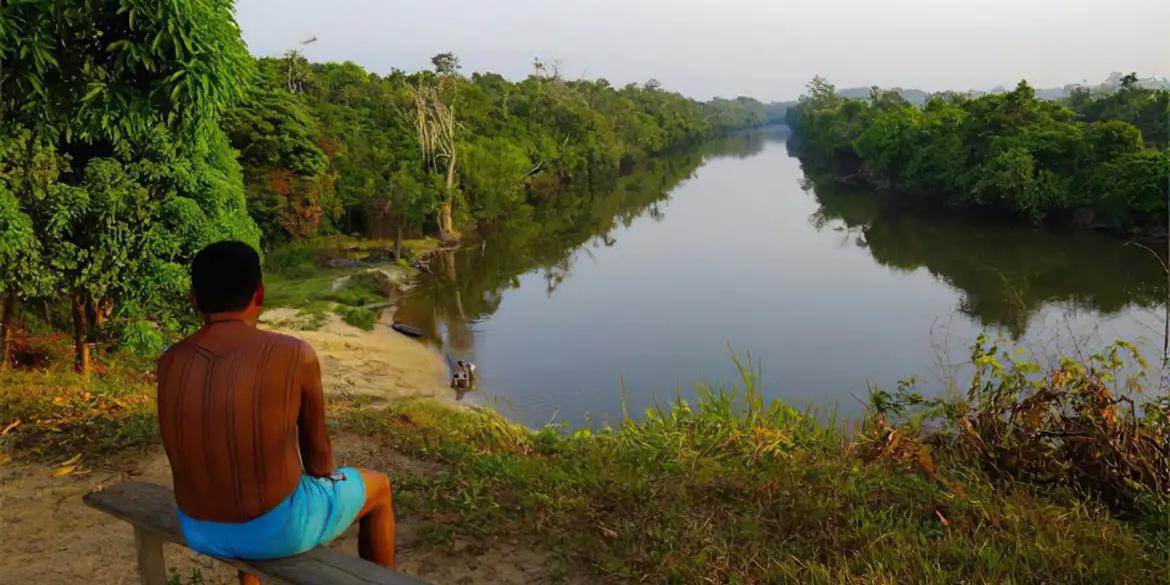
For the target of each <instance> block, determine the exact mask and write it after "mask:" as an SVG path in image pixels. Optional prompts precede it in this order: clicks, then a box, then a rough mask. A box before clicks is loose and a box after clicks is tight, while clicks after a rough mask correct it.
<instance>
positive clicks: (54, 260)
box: [0, 0, 779, 372]
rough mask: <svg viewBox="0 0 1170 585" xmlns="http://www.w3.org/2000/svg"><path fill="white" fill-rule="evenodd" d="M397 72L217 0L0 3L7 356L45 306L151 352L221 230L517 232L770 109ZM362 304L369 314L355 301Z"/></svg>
mask: <svg viewBox="0 0 1170 585" xmlns="http://www.w3.org/2000/svg"><path fill="white" fill-rule="evenodd" d="M433 65H434V69H433V70H428V71H420V72H415V73H406V72H403V71H399V70H394V71H391V72H389V73H388V74H386V75H380V74H376V73H372V72H369V71H366V70H364V69H362V68H361V67H359V66H358V65H355V64H353V63H325V64H313V63H309V62H308V61H306V60H305V59H304V57H303V56H301V55H300V54H299V53H296V52H290V53H289V54H288V55H286V56H285V57H284V58H280V59H267V58H266V59H254V58H252V57H251V56H250V55H248V52H247V50H246V47H245V46H244V44H243V42H242V41H241V39H240V34H239V30H238V27H237V26H236V23H235V22H234V20H233V15H232V5H231V3H230V2H224V1H218V0H216V1H207V0H196V1H192V2H181V3H138V2H130V3H111V2H98V3H93V2H81V1H67V2H58V3H17V4H12V5H6V6H4V7H3V8H2V9H0V298H2V299H3V303H2V311H0V315H2V321H0V331H2V334H0V364H7V363H9V361H10V357H11V356H10V353H11V352H10V351H9V350H8V341H7V340H9V339H10V338H11V337H12V335H13V334H14V332H16V331H17V330H19V329H21V328H22V327H24V326H25V325H27V324H29V323H33V322H37V323H43V324H47V325H48V326H50V327H51V328H54V329H60V330H72V331H73V345H74V348H75V353H76V355H75V367H76V368H77V369H78V370H79V371H81V372H88V371H89V370H90V369H91V356H90V353H91V351H92V348H93V347H94V346H95V344H99V345H101V346H103V347H107V348H110V347H113V348H118V349H125V350H133V351H139V352H141V353H151V352H157V351H158V350H159V349H160V348H161V347H162V345H163V344H165V343H166V342H167V340H169V339H173V338H174V337H175V336H176V335H177V334H178V333H179V332H181V331H183V330H186V329H188V328H189V327H190V326H192V325H193V323H194V319H193V315H191V312H190V311H189V309H188V308H187V302H186V300H185V297H186V288H187V279H186V274H185V266H186V265H187V263H188V262H189V260H190V258H191V256H192V255H193V254H194V252H195V251H197V250H198V249H200V248H201V247H202V246H204V245H206V244H208V243H211V242H213V241H216V240H222V239H237V240H242V241H245V242H248V243H250V244H252V245H254V246H257V247H258V248H262V249H264V250H267V251H272V250H273V249H275V248H276V247H277V246H280V245H284V244H288V243H294V244H295V243H296V242H300V241H304V240H308V239H311V238H313V237H315V236H318V235H329V234H343V235H356V236H360V237H371V238H375V239H391V238H392V239H394V240H395V242H396V246H395V256H396V257H398V258H401V256H402V254H403V250H402V240H403V239H404V238H420V237H436V238H437V239H439V240H442V241H445V242H449V241H453V240H457V239H458V237H459V234H460V232H461V231H464V230H467V229H469V228H472V227H475V228H478V229H481V230H490V229H510V226H511V225H513V224H514V223H515V222H520V223H525V222H530V221H531V218H532V217H533V216H534V215H535V211H534V210H535V209H536V208H538V207H540V206H541V205H542V204H543V202H544V201H546V200H548V199H550V198H559V197H573V198H579V199H580V200H581V201H586V202H587V201H588V200H589V199H590V198H591V197H592V196H593V194H594V193H602V192H604V191H605V190H606V189H608V188H609V187H610V186H612V185H613V183H614V182H615V181H616V179H617V178H618V177H619V176H620V175H621V174H622V173H623V172H625V171H628V170H629V169H630V168H632V167H634V166H636V165H638V164H641V163H644V162H645V161H647V160H648V159H649V158H650V157H652V156H654V155H657V154H660V153H663V152H666V151H669V150H672V149H676V148H679V147H682V146H684V145H688V144H692V143H694V142H697V141H699V140H702V139H705V138H709V137H712V136H718V135H720V134H723V133H726V132H728V131H731V130H733V129H736V128H744V127H752V126H757V125H761V124H764V123H767V122H769V121H777V120H778V119H779V113H778V112H779V110H778V109H777V108H778V107H779V106H772V107H769V106H765V105H764V104H762V103H760V102H758V101H756V100H753V99H750V98H737V99H733V100H726V99H716V100H712V101H709V102H696V101H694V100H691V99H689V98H686V97H684V96H682V95H679V94H677V93H673V92H670V91H667V90H665V89H663V88H662V87H660V85H659V84H658V83H657V82H654V81H650V82H647V83H645V84H642V85H636V84H634V85H627V86H625V87H621V88H615V87H612V86H611V85H610V84H609V83H608V82H607V81H605V80H595V81H589V80H567V79H564V78H563V77H562V76H561V75H560V73H559V72H558V71H557V69H556V67H555V66H551V65H548V64H546V63H543V62H541V61H537V62H535V63H534V66H533V72H532V74H531V75H529V76H528V77H527V78H526V79H523V80H520V81H511V80H507V79H505V78H503V77H501V76H499V75H496V74H492V73H475V74H472V75H470V76H465V75H464V74H463V73H462V72H461V71H460V65H459V60H458V58H457V57H456V56H455V55H453V54H450V53H444V54H440V55H436V56H435V58H434V59H433ZM350 313H353V314H352V315H351V320H352V321H354V322H362V323H367V322H368V319H367V317H368V315H367V314H364V313H363V314H360V315H359V314H358V313H357V312H355V311H350Z"/></svg>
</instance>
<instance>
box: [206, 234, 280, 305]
mask: <svg viewBox="0 0 1170 585" xmlns="http://www.w3.org/2000/svg"><path fill="white" fill-rule="evenodd" d="M262 282H263V277H262V276H261V273H260V254H258V253H256V250H255V249H254V248H252V246H249V245H248V244H245V243H243V242H235V241H223V242H216V243H214V244H211V245H210V246H207V247H206V248H204V249H202V250H200V251H199V253H198V254H195V259H194V260H192V261H191V292H192V293H193V294H194V295H195V305H196V306H197V307H199V310H200V311H202V312H204V313H222V312H224V311H239V310H241V309H243V308H244V307H247V306H248V301H250V300H252V295H253V294H255V292H256V288H257V287H259V286H260V284H261V283H262Z"/></svg>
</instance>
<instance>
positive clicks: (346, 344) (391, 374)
mask: <svg viewBox="0 0 1170 585" xmlns="http://www.w3.org/2000/svg"><path fill="white" fill-rule="evenodd" d="M296 313H297V311H296V310H295V309H286V308H275V309H268V310H266V311H264V314H263V315H261V317H260V322H261V326H262V327H264V328H266V329H269V330H271V331H278V332H280V333H284V334H286V335H292V336H294V337H299V338H301V339H304V340H305V341H307V342H309V343H310V344H312V345H313V348H314V349H315V350H316V351H317V357H318V359H320V360H321V377H322V381H323V383H324V387H325V392H326V394H328V395H333V396H341V397H345V398H364V399H367V400H371V401H373V402H374V403H378V402H381V401H390V400H401V399H408V398H430V399H435V400H443V401H451V402H454V394H453V393H452V392H451V389H450V388H449V387H448V385H447V364H446V362H445V361H444V360H443V357H442V356H441V355H440V354H439V353H438V352H436V351H435V350H433V349H431V348H430V347H427V346H426V345H425V344H423V343H419V342H418V341H416V340H414V339H410V338H408V337H406V336H404V335H401V334H399V333H396V332H394V331H393V330H391V329H390V324H391V322H392V321H391V315H392V313H393V309H388V310H387V311H384V312H383V313H382V315H381V317H380V318H379V321H378V325H377V326H376V327H374V330H373V331H363V330H361V329H358V328H356V327H353V326H351V325H348V324H346V323H345V322H344V321H342V320H341V318H340V317H338V316H336V315H330V316H329V317H328V319H327V320H326V322H325V323H324V324H323V325H322V326H321V327H320V328H318V329H316V330H312V331H302V330H298V329H296V328H294V327H290V326H289V325H288V324H289V323H290V322H293V321H294V320H295V317H296Z"/></svg>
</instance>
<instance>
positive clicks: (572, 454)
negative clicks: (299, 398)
mask: <svg viewBox="0 0 1170 585" xmlns="http://www.w3.org/2000/svg"><path fill="white" fill-rule="evenodd" d="M973 355H974V356H975V357H976V359H977V360H978V362H977V363H980V364H981V367H983V368H985V369H986V372H985V374H986V375H985V376H982V377H978V376H977V380H976V382H973V384H972V387H971V392H970V393H969V394H968V396H967V398H966V399H965V400H963V401H959V402H948V403H941V402H932V401H930V400H926V399H922V397H917V396H916V395H914V394H913V393H912V392H911V391H910V390H911V389H910V388H909V387H908V386H904V387H902V388H900V389H899V391H898V392H896V393H875V396H874V402H875V407H874V409H873V410H872V411H871V414H870V416H868V417H867V418H866V419H865V420H864V421H857V422H855V423H854V424H853V425H852V426H851V427H849V428H848V429H843V428H842V427H841V426H839V425H837V424H835V423H833V422H826V421H825V420H824V419H823V417H817V416H814V415H813V414H811V413H807V412H802V411H798V410H796V409H793V408H791V407H789V406H787V405H785V404H783V403H781V402H767V401H765V400H764V399H763V397H762V396H761V393H760V392H759V390H758V389H757V388H756V375H755V373H754V372H752V371H751V370H750V369H747V368H741V370H740V371H741V374H742V380H741V382H740V383H739V384H738V385H737V386H731V387H720V388H712V387H701V388H699V389H698V391H697V392H696V394H695V398H694V399H693V400H690V401H685V400H679V401H677V402H675V403H674V404H672V405H670V406H666V407H661V408H655V409H651V410H649V411H647V412H646V413H645V415H644V416H642V417H640V418H637V419H632V418H631V419H627V420H626V421H624V422H623V424H621V425H619V426H617V427H616V428H603V429H600V430H596V431H593V430H588V429H578V430H569V429H561V428H544V429H539V430H531V429H528V428H525V427H522V426H520V425H516V424H513V423H510V422H508V421H506V420H504V419H503V418H502V417H501V416H499V415H498V414H496V413H494V412H492V411H490V410H482V409H452V408H450V407H447V406H445V405H442V404H437V403H433V402H425V401H416V402H401V403H394V404H391V405H390V406H388V407H385V408H375V407H372V406H368V405H363V404H360V403H351V402H342V401H338V400H333V401H332V402H331V404H330V415H331V418H332V423H331V424H332V428H334V429H339V430H343V431H345V432H349V433H355V434H360V435H364V436H370V437H374V438H376V439H378V440H380V441H381V442H383V443H384V444H385V445H386V447H387V448H389V449H393V450H395V451H397V452H399V453H403V454H405V455H407V456H409V457H411V458H413V459H415V460H422V461H428V462H431V463H432V464H431V465H426V466H418V469H420V470H425V471H416V472H413V473H412V472H402V473H400V474H396V475H395V476H394V477H393V478H392V481H393V483H394V489H395V505H396V507H397V511H398V513H399V514H400V515H401V516H403V517H409V518H411V519H412V522H413V523H414V524H415V525H416V527H417V532H416V534H417V535H418V538H420V539H421V540H422V541H423V542H424V543H431V544H434V545H439V546H442V545H446V544H449V543H452V542H454V541H456V540H458V541H460V542H470V543H476V544H475V545H474V546H483V547H489V546H490V543H491V542H493V541H494V540H497V539H498V540H505V541H508V542H523V543H526V544H527V546H530V547H532V548H534V549H537V550H540V551H543V552H545V553H547V554H548V556H549V558H550V561H549V565H548V566H549V569H550V570H551V571H553V573H554V575H553V577H554V578H555V577H556V576H557V575H556V574H560V575H564V576H569V575H574V576H576V575H580V574H582V573H587V574H590V575H592V576H593V579H592V580H594V581H597V582H602V583H611V582H612V583H621V582H652V583H693V582H713V583H826V584H828V583H834V584H836V583H858V584H861V583H889V584H894V583H948V584H949V583H1165V582H1167V580H1168V579H1170V559H1168V558H1167V551H1168V548H1167V539H1166V537H1167V534H1168V533H1170V517H1168V516H1167V515H1166V510H1170V508H1166V507H1161V506H1163V505H1164V504H1165V497H1166V494H1165V493H1163V492H1160V491H1159V490H1161V489H1162V488H1161V487H1160V484H1159V483H1158V481H1160V480H1159V479H1158V478H1159V477H1161V476H1160V475H1159V473H1160V471H1159V470H1160V469H1162V468H1160V467H1158V466H1159V465H1165V464H1166V463H1167V462H1166V461H1145V462H1144V463H1140V464H1139V465H1138V466H1139V467H1142V468H1143V469H1144V470H1145V471H1144V472H1143V473H1146V475H1140V474H1137V473H1136V472H1133V473H1131V472H1125V471H1124V467H1123V463H1124V461H1126V460H1125V459H1109V460H1108V461H1109V464H1108V465H1096V464H1095V463H1094V461H1096V460H1095V459H1091V458H1090V459H1085V457H1089V456H1090V455H1092V453H1082V452H1079V451H1069V450H1067V449H1063V448H1061V445H1059V444H1057V443H1053V444H1049V445H1048V447H1051V448H1050V449H1048V450H1041V451H1037V452H1036V453H1035V454H1032V455H1029V453H1027V452H1023V451H1011V450H1010V449H1009V448H1010V447H1011V445H1013V444H1017V443H1016V440H1022V439H1024V438H1027V437H1028V435H1021V434H1018V432H1025V431H1028V429H1032V428H1033V427H1032V426H1031V425H1032V424H1033V422H1030V421H1032V419H1029V418H1028V417H1027V416H1024V414H1026V413H1029V412H1031V410H1029V408H1030V405H1035V404H1037V400H1039V399H1040V398H1044V397H1049V396H1054V395H1053V394H1052V393H1051V392H1050V390H1052V388H1053V384H1054V383H1059V384H1060V386H1059V387H1060V388H1064V389H1068V393H1066V394H1064V395H1062V396H1066V397H1070V398H1069V402H1067V403H1057V404H1054V405H1053V406H1052V408H1050V409H1047V410H1045V412H1046V413H1048V416H1050V419H1045V420H1050V421H1051V422H1046V423H1044V425H1047V426H1041V427H1037V428H1040V429H1050V428H1054V427H1053V426H1052V425H1055V424H1057V423H1058V422H1059V424H1060V425H1072V426H1061V427H1060V428H1066V429H1073V428H1077V429H1080V430H1078V431H1077V432H1089V431H1090V430H1092V429H1097V430H1096V431H1093V432H1112V433H1114V436H1112V437H1102V438H1101V439H1100V440H1098V441H1097V443H1098V444H1101V445H1104V444H1114V443H1111V442H1110V441H1113V442H1115V443H1116V444H1118V445H1124V444H1128V443H1123V442H1121V443H1117V442H1118V441H1131V440H1136V441H1137V442H1138V443H1137V444H1138V445H1145V444H1146V443H1145V441H1146V440H1147V438H1148V435H1143V434H1142V433H1144V432H1146V431H1145V430H1142V429H1148V430H1149V431H1150V432H1153V433H1154V435H1153V438H1152V439H1149V440H1153V441H1157V440H1158V436H1160V435H1159V433H1162V430H1161V427H1159V426H1157V425H1159V424H1161V423H1160V422H1159V420H1160V419H1159V417H1160V416H1161V415H1160V414H1158V413H1159V412H1160V410H1159V408H1160V407H1159V406H1157V404H1155V403H1150V404H1149V405H1148V406H1147V408H1145V409H1142V410H1135V411H1133V413H1132V416H1133V417H1137V418H1134V419H1130V418H1127V416H1131V415H1124V413H1114V414H1115V415H1116V416H1115V417H1113V418H1111V416H1110V415H1107V414H1105V410H1103V409H1104V406H1103V403H1100V402H1094V403H1086V402H1083V400H1082V398H1077V397H1083V396H1085V395H1087V394H1086V393H1088V394H1089V395H1093V396H1099V395H1100V386H1099V385H1098V383H1099V382H1102V381H1104V380H1114V381H1115V382H1117V383H1121V382H1120V380H1119V379H1116V378H1110V376H1109V373H1110V372H1112V371H1114V369H1115V368H1116V367H1117V366H1118V365H1119V362H1117V359H1116V358H1117V355H1116V354H1110V353H1106V354H1104V355H1103V356H1102V360H1103V361H1097V360H1096V358H1093V359H1091V360H1090V361H1088V362H1084V363H1074V362H1067V363H1066V364H1064V365H1063V366H1061V367H1060V368H1059V369H1057V370H1055V371H1053V372H1032V373H1029V372H1031V369H1030V367H1029V366H1028V365H1027V364H1025V363H1022V362H1011V363H1007V362H1005V363H998V362H997V361H996V360H993V359H991V357H992V356H996V352H995V351H994V349H992V350H990V351H989V350H988V349H986V348H980V350H979V352H974V353H973ZM1000 359H1002V358H1000ZM997 364H998V365H997ZM1054 381H1055V382H1054ZM152 395H153V388H152V386H151V384H150V378H149V376H143V375H141V374H138V375H134V374H133V372H131V371H125V372H123V371H120V370H116V369H111V370H108V371H107V372H106V373H105V374H104V375H102V376H98V377H95V379H94V380H92V381H91V382H89V383H85V382H83V381H82V380H81V379H80V378H77V377H76V376H73V375H72V374H69V373H68V372H60V371H55V370H54V371H50V372H48V373H35V372H13V371H7V372H0V425H4V426H7V424H8V423H9V422H10V421H12V420H14V419H19V420H21V421H22V424H21V425H19V426H18V427H16V428H14V429H13V430H11V431H10V432H9V433H7V435H6V436H5V437H4V438H3V439H0V440H2V441H5V442H6V447H5V448H6V449H7V450H8V451H9V452H13V453H18V454H21V455H23V454H25V453H28V454H30V455H31V456H34V457H41V458H48V459H55V460H60V459H58V458H64V457H66V456H68V455H70V454H73V453H79V452H87V453H88V452H93V451H100V452H105V453H111V452H116V451H117V450H118V449H122V448H125V447H133V446H136V445H142V444H148V443H152V442H156V441H157V440H158V438H157V435H156V434H155V433H154V419H153V417H154V411H153V405H152V400H151V397H152ZM1082 403H1084V404H1089V408H1088V410H1087V411H1082V410H1078V409H1077V407H1076V405H1078V404H1082ZM1005 405H1007V406H1005ZM1011 405H1014V406H1011ZM989 409H990V410H989ZM994 409H1006V410H994ZM993 412H1004V413H1007V414H1003V415H1002V416H1000V417H999V419H1000V420H1001V421H1003V422H1005V423H1012V424H1015V425H1017V426H1020V425H1023V426H1021V428H1020V429H1018V430H1017V431H1013V432H1017V434H1015V435H1011V436H1013V437H1015V438H1016V439H1014V440H1013V441H1008V442H1006V443H1001V442H999V441H995V440H993V439H995V438H996V437H1002V436H1009V435H1010V433H1008V431H1007V430H1005V428H1004V427H1002V426H996V425H994V424H992V421H991V420H990V419H989V418H986V417H985V418H982V419H981V418H980V415H981V414H985V413H993ZM1021 413H1023V414H1021ZM1094 413H1095V414H1094ZM1089 415H1093V416H1097V417H1098V418H1097V419H1093V421H1096V422H1093V423H1092V424H1093V425H1098V426H1089V427H1084V426H1081V427H1077V426H1075V425H1078V424H1082V425H1083V424H1088V423H1087V422H1085V421H1086V418H1085V417H1086V416H1089ZM1151 417H1152V418H1151ZM964 418H966V419H967V420H968V421H972V420H974V421H979V424H975V423H972V426H971V428H972V429H973V430H972V431H971V432H974V433H975V435H976V436H977V437H978V438H979V441H982V443H977V442H974V441H973V440H972V438H971V436H970V434H967V431H963V430H961V429H964V428H966V427H964V426H962V423H958V422H956V423H953V424H952V423H951V422H950V421H952V420H953V421H961V420H964ZM992 418H994V417H992ZM1107 420H1115V421H1116V422H1117V424H1118V425H1120V426H1118V427H1116V428H1113V427H1110V426H1109V425H1110V424H1113V423H1108V422H1105V423H1102V422H1101V421H1107ZM1101 425H1104V426H1101ZM0 428H2V427H0ZM1110 428H1113V430H1112V431H1109V430H1108V429H1110ZM925 429H930V430H925ZM993 431H994V433H997V434H990V433H992V432H993ZM1043 432H1048V431H1043ZM1070 432H1071V431H1070ZM1134 437H1137V438H1136V439H1135V438H1134ZM1142 437H1147V438H1142ZM976 444H981V445H982V446H981V447H980V448H979V449H975V448H972V447H970V445H976ZM993 447H994V448H993ZM1033 448H1037V449H1038V448H1039V447H1038V446H1034V447H1033ZM1118 450H1119V451H1123V452H1124V453H1125V454H1127V456H1135V457H1136V456H1137V455H1141V454H1142V453H1144V452H1143V451H1140V450H1136V451H1135V450H1127V449H1126V448H1122V447H1118ZM1048 461H1055V462H1057V463H1059V464H1060V465H1059V468H1060V469H1064V470H1066V471H1068V472H1066V473H1062V474H1054V473H1051V470H1050V469H1048V468H1047V467H1044V465H1047V464H1048V463H1047V462H1048ZM1134 461H1144V460H1141V459H1134ZM1054 465H1055V464H1054ZM1114 477H1117V478H1120V479H1119V481H1122V482H1123V483H1124V484H1125V485H1126V486H1127V487H1126V489H1127V490H1129V491H1127V492H1126V493H1127V494H1137V495H1138V496H1140V497H1137V496H1135V497H1130V498H1126V499H1124V500H1122V499H1118V498H1111V497H1109V496H1110V494H1111V493H1113V492H1119V490H1118V489H1117V488H1116V487H1114V486H1112V484H1111V483H1110V482H1111V481H1113V479H1111V478H1114ZM1123 480H1128V481H1123ZM1114 495H1116V494H1114Z"/></svg>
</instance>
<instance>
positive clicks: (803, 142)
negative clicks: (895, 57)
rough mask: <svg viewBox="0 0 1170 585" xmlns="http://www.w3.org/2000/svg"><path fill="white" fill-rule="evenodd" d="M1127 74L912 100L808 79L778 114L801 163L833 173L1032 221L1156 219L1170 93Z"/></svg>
mask: <svg viewBox="0 0 1170 585" xmlns="http://www.w3.org/2000/svg"><path fill="white" fill-rule="evenodd" d="M1136 80H1137V76H1136V75H1132V74H1131V75H1129V76H1126V77H1125V78H1123V80H1122V83H1121V86H1120V87H1119V88H1118V89H1117V90H1116V91H1112V92H1109V93H1105V94H1099V93H1098V94H1094V93H1091V92H1089V91H1088V90H1082V91H1075V92H1073V93H1072V95H1071V96H1070V97H1069V98H1068V99H1066V100H1061V101H1049V100H1042V99H1039V98H1037V97H1036V93H1035V91H1034V90H1033V89H1032V87H1031V86H1029V85H1028V83H1027V82H1023V81H1022V82H1020V84H1019V85H1018V86H1017V87H1016V88H1015V89H1014V90H1013V91H1010V92H1006V93H1002V94H989V95H983V96H979V97H969V96H966V95H962V94H955V93H945V94H937V95H933V96H931V97H930V98H929V99H928V100H927V101H926V103H925V104H924V105H923V106H921V107H918V106H914V105H912V104H911V103H909V102H908V101H906V100H905V99H904V98H903V97H902V96H900V95H899V94H898V93H897V92H895V91H886V90H882V89H879V88H876V87H875V88H873V89H871V91H870V95H869V96H868V98H865V99H855V98H844V97H841V96H840V95H838V93H837V92H836V89H835V88H834V87H833V85H832V84H830V83H828V82H827V81H825V80H824V79H822V78H819V77H818V78H815V79H813V81H812V82H811V83H810V84H809V86H808V93H807V94H806V95H805V96H804V97H803V98H802V99H801V101H800V104H799V105H798V106H796V107H793V108H791V109H789V111H788V113H787V119H788V122H789V125H790V126H792V127H793V129H794V130H795V131H796V133H797V140H796V142H797V144H796V148H797V150H798V151H799V152H800V155H801V157H802V159H803V160H804V162H805V163H806V164H810V165H813V166H814V167H817V168H819V169H821V170H829V171H831V172H832V173H833V174H834V175H836V176H837V177H838V178H840V179H846V180H855V181H862V182H866V183H870V184H873V185H876V186H878V187H880V188H883V189H886V190H891V191H895V192H898V193H903V194H907V195H912V196H918V197H921V198H924V199H929V200H937V201H941V202H944V203H946V204H949V205H954V206H969V207H976V208H984V209H989V210H994V211H1002V212H1006V213H1011V214H1014V215H1017V216H1019V217H1022V218H1025V219H1027V220H1029V221H1032V222H1034V223H1040V222H1043V221H1046V220H1065V221H1073V222H1076V223H1078V224H1081V225H1084V226H1087V227H1101V228H1108V229H1114V230H1123V231H1125V230H1132V229H1150V228H1151V227H1154V226H1157V227H1158V228H1160V226H1162V225H1164V224H1165V218H1166V211H1167V209H1166V198H1167V191H1166V190H1167V176H1168V168H1170V155H1168V151H1167V125H1168V121H1170V92H1167V91H1166V90H1154V89H1145V88H1142V87H1138V86H1137V85H1136V83H1135V81H1136Z"/></svg>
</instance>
